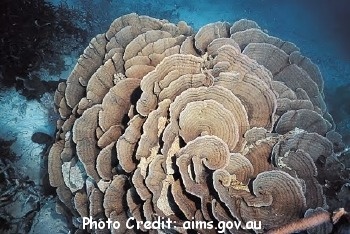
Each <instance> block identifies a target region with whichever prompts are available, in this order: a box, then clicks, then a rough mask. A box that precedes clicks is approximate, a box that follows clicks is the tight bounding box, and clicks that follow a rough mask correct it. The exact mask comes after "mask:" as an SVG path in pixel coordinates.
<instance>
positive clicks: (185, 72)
mask: <svg viewBox="0 0 350 234" xmlns="http://www.w3.org/2000/svg"><path fill="white" fill-rule="evenodd" d="M322 92H323V81H322V76H321V75H320V73H319V70H318V68H317V66H316V65H315V64H313V63H312V62H311V61H310V60H309V59H305V58H304V57H303V56H302V55H301V54H300V52H299V49H298V48H297V47H296V46H295V45H294V44H292V43H289V42H284V41H282V40H280V39H278V38H275V37H271V36H269V35H267V34H266V33H264V32H262V31H261V30H260V28H259V26H258V25H257V24H256V23H255V22H253V21H249V20H241V21H238V22H236V23H234V24H233V25H232V26H230V24H228V23H226V22H224V23H223V22H217V23H213V24H209V25H206V26H204V27H202V28H201V29H200V30H199V32H198V33H196V34H193V33H192V30H191V28H190V27H189V26H187V24H186V23H184V22H179V23H178V24H177V25H174V24H171V23H169V22H167V21H165V20H158V19H154V18H151V17H147V16H138V15H136V14H129V15H125V16H122V17H120V18H118V19H116V20H115V21H114V22H113V23H112V25H111V27H110V29H109V30H108V31H107V32H106V33H105V34H102V35H98V36H97V37H96V38H94V39H93V40H92V41H91V44H90V45H89V47H88V48H87V49H86V50H85V51H84V54H83V55H82V56H81V58H80V59H79V61H78V64H77V66H76V67H75V69H74V71H73V72H72V74H71V75H70V76H69V78H68V80H67V82H66V84H64V83H62V84H60V86H59V87H58V89H57V92H56V97H55V103H56V105H57V108H58V110H59V112H60V114H61V118H62V120H61V121H60V123H59V125H58V130H59V131H58V134H57V140H56V143H55V144H54V145H53V147H52V149H51V151H50V156H49V173H50V182H51V185H52V186H54V187H57V193H58V195H59V198H60V199H61V200H62V202H63V203H65V204H66V205H67V207H68V209H70V210H71V214H72V215H73V216H84V215H87V214H88V215H89V216H92V218H93V219H94V220H107V218H110V219H111V220H119V221H120V222H124V224H125V222H126V220H127V219H128V218H130V217H132V218H134V220H135V221H142V222H145V221H154V220H155V219H156V218H157V217H167V218H169V219H171V220H174V221H177V222H178V223H179V224H180V223H184V222H186V221H189V220H191V221H193V220H196V221H201V220H202V221H203V220H205V221H208V222H209V221H214V224H215V225H216V224H217V223H218V222H219V221H226V222H227V221H240V222H242V223H243V224H245V223H247V222H249V221H250V220H260V221H262V222H263V225H262V228H263V229H265V230H269V229H272V228H278V227H279V226H282V225H284V224H287V223H288V222H290V221H291V220H298V219H300V218H302V217H303V213H304V212H305V211H306V210H307V209H308V208H316V207H320V206H321V207H326V204H325V200H324V196H323V191H322V186H321V184H320V183H319V182H318V181H317V179H316V178H317V168H316V162H317V161H318V160H319V158H320V157H321V155H322V157H325V158H331V157H334V155H333V146H332V143H331V142H330V141H329V140H327V138H326V137H325V136H326V134H327V133H328V132H329V131H331V130H332V127H333V126H332V123H330V122H329V121H328V120H327V118H328V117H329V114H328V113H327V111H326V108H325V105H324V101H323V93H322ZM310 142H312V147H309V145H310ZM271 155H272V157H270V156H271ZM81 164H82V165H83V167H81V166H80V167H77V166H75V165H81ZM65 171H68V172H69V173H70V174H69V175H71V176H72V175H75V174H76V176H77V177H79V178H75V179H73V178H66V176H65V175H64V174H62V172H65ZM73 172H74V173H75V174H74V173H73ZM71 199H73V200H74V202H73V203H71V202H70V200H71ZM272 214H273V218H272ZM122 225H123V224H122ZM77 227H78V228H81V225H77ZM172 228H173V229H174V230H177V231H181V230H182V231H184V229H183V228H180V227H172ZM139 229H141V230H143V231H146V230H147V227H146V225H141V226H140V227H139ZM193 229H195V230H199V229H200V228H193ZM90 231H93V232H96V233H97V232H98V230H90ZM111 231H112V232H118V231H119V232H127V231H129V232H130V231H131V230H127V229H126V227H125V225H124V226H122V227H121V228H120V229H118V230H111ZM133 231H135V232H137V231H138V230H137V228H134V230H133ZM154 231H155V230H154ZM202 231H203V230H202ZM230 231H233V232H234V231H235V230H233V229H231V230H230ZM240 231H241V232H244V230H243V229H242V230H240ZM256 231H257V232H259V230H256ZM260 231H261V230H260Z"/></svg>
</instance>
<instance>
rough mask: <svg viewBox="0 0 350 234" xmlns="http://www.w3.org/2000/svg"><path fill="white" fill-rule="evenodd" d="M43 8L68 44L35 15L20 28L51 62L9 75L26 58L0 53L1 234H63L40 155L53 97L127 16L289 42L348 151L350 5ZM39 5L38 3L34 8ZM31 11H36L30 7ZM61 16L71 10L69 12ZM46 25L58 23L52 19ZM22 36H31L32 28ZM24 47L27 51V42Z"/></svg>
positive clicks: (102, 0) (104, 1)
mask: <svg viewBox="0 0 350 234" xmlns="http://www.w3.org/2000/svg"><path fill="white" fill-rule="evenodd" d="M13 2H15V3H16V4H18V6H20V5H21V4H27V3H26V1H12V3H10V1H3V2H2V3H0V7H1V11H3V12H5V13H3V12H2V13H3V16H4V14H6V13H8V11H7V12H6V11H4V10H5V9H10V8H11V7H9V5H7V4H15V3H13ZM32 2H40V1H32ZM47 3H48V4H49V6H50V8H51V9H57V8H60V9H61V11H60V12H61V14H60V17H61V18H60V19H57V20H62V19H63V21H62V22H64V23H65V24H57V25H64V26H63V27H62V28H60V30H66V31H65V32H64V33H66V35H67V37H65V38H59V36H58V35H59V34H60V31H58V32H57V33H54V34H50V32H46V31H45V30H46V28H47V27H50V25H48V24H47V23H50V24H51V25H53V23H52V22H49V21H48V19H49V18H45V20H44V19H42V18H40V15H36V14H35V12H30V11H28V12H25V13H26V14H28V15H30V17H29V16H28V17H29V18H26V19H24V22H23V24H27V23H28V22H29V23H30V24H29V25H32V26H33V27H34V28H35V30H37V32H35V34H36V35H38V34H40V35H42V36H43V38H41V39H40V40H42V41H43V43H42V45H40V46H41V47H40V48H41V50H43V52H42V54H39V50H38V53H30V54H27V55H26V56H29V57H30V56H33V57H34V56H38V58H40V59H38V60H37V61H39V62H40V61H45V56H46V53H47V52H46V50H47V51H48V50H50V49H52V54H53V55H52V56H51V57H50V58H51V60H50V61H46V63H44V62H43V64H45V66H40V64H38V65H35V67H34V68H32V67H31V66H30V65H31V64H29V65H28V64H26V69H24V70H25V71H23V72H22V71H21V72H18V74H13V72H12V71H9V69H19V70H20V69H21V68H17V67H16V68H14V67H11V66H8V65H7V64H5V63H9V61H11V62H13V63H21V62H23V61H21V60H25V59H27V58H26V57H25V56H24V55H21V56H22V57H21V56H19V57H18V56H16V55H14V54H12V55H9V54H5V52H4V50H3V51H2V52H1V57H2V59H1V62H2V64H0V69H1V73H0V82H1V83H0V113H1V118H0V150H1V151H0V160H1V161H0V163H1V164H0V173H4V172H5V171H6V170H8V169H9V168H12V169H14V171H11V172H8V173H9V174H11V175H12V177H11V176H10V177H11V178H12V179H13V178H14V177H17V178H15V180H11V181H12V182H13V181H15V183H14V184H13V183H12V182H11V183H10V182H9V180H6V179H5V178H4V176H3V175H0V182H1V194H0V198H1V199H0V223H1V224H0V233H2V232H3V231H6V230H11V228H12V227H13V226H14V225H15V226H16V225H17V226H18V227H21V229H22V230H25V231H24V232H23V233H27V232H30V233H46V232H48V231H51V232H53V233H67V230H68V228H67V227H68V224H67V222H66V220H64V219H63V218H62V217H60V216H59V215H57V214H56V213H55V202H54V192H53V191H50V188H48V187H49V186H48V185H47V184H44V183H43V182H42V179H43V177H45V176H47V175H45V170H46V168H45V156H44V155H45V152H46V150H47V149H48V147H49V146H50V144H52V141H53V138H54V134H55V128H56V120H57V119H58V115H57V114H56V113H55V111H54V109H53V94H54V90H55V88H56V86H57V84H58V81H62V80H65V79H66V78H67V77H68V75H69V73H70V71H71V70H72V69H73V67H74V65H75V63H76V61H77V59H78V56H79V55H80V54H81V53H82V51H83V49H84V48H85V47H86V46H87V45H88V41H89V40H90V38H92V37H94V36H95V35H96V34H98V33H103V32H105V31H106V30H107V29H108V27H109V25H110V24H111V22H112V21H113V20H114V19H115V18H117V17H119V16H121V15H124V14H127V13H131V12H135V13H137V14H139V15H148V16H151V17H154V18H159V19H166V20H168V21H170V22H172V23H177V22H178V21H180V20H183V21H186V22H187V23H188V24H189V25H190V26H192V28H193V29H194V30H195V31H198V29H199V28H200V27H201V26H203V25H205V24H208V23H211V22H216V21H227V22H229V23H232V22H234V21H237V20H239V19H242V18H246V19H250V20H254V21H256V22H257V23H258V24H259V26H260V27H261V28H262V29H263V30H265V31H266V32H268V33H269V35H272V36H275V37H278V38H281V39H282V40H285V41H290V42H293V43H294V44H296V45H297V46H298V47H299V48H300V50H301V52H302V53H303V55H305V56H307V57H309V58H310V59H311V60H312V61H313V62H314V63H315V64H317V65H318V66H319V68H320V71H321V73H322V76H323V79H324V82H325V85H324V87H325V88H324V93H325V101H326V103H327V107H328V110H329V112H330V114H331V115H332V116H333V118H334V121H335V123H336V126H337V128H336V130H337V131H338V132H339V133H340V134H341V135H342V137H343V142H344V144H345V145H346V148H347V147H349V146H350V44H349V41H350V27H349V24H348V22H350V2H349V1H346V0H340V1H327V0H318V1H317V0H310V1H302V0H295V1H277V0H249V1H247V0H232V1H223V0H218V1H215V2H214V1H206V0H198V1H187V0H169V1H160V0H154V1H128V0H78V1H73V0H71V1H58V0H52V1H47ZM50 4H52V5H50ZM39 5H40V4H39V3H37V5H36V6H39ZM41 6H42V5H41ZM23 9H25V7H23ZM28 9H32V10H33V9H35V7H34V8H28ZM62 9H68V10H69V11H70V10H72V11H73V13H69V11H68V10H67V12H68V13H67V12H66V11H64V10H62ZM56 13H57V11H56ZM9 15H10V17H9V18H6V19H5V20H2V22H1V27H2V29H1V30H2V31H4V32H6V30H10V28H13V27H16V25H15V24H12V25H10V22H12V21H11V20H16V19H17V18H18V17H19V16H17V15H16V14H15V13H11V14H9ZM44 15H45V14H44ZM56 15H57V14H56ZM70 16H72V18H69V17H70ZM43 17H48V16H47V15H45V16H43ZM62 17H63V18H62ZM64 17H67V18H64ZM50 19H55V18H54V16H52V17H51V18H50ZM70 19H71V20H72V22H71V25H69V27H68V26H67V25H68V24H69V23H67V22H65V21H69V20H70ZM16 24H17V23H16ZM55 29H57V28H55ZM27 30H28V31H29V32H33V30H32V29H31V28H30V27H29V28H27ZM69 30H73V31H72V32H70V31H69ZM22 32H23V31H22ZM43 32H45V33H43ZM23 33H25V32H23ZM62 33H63V32H62ZM51 36H53V37H55V38H56V39H57V38H58V39H57V41H55V42H54V43H53V44H50V43H51V42H47V41H50V37H51ZM24 37H25V36H24ZM0 38H6V40H4V39H2V45H3V46H7V45H12V44H11V43H12V40H15V39H14V38H13V36H12V38H13V39H8V38H7V37H6V35H5V34H3V35H0ZM45 38H46V39H47V41H45ZM52 39H53V38H52ZM35 40H39V39H35ZM16 43H17V44H18V43H20V42H18V41H16ZM16 43H15V45H17V44H16ZM33 43H34V41H33ZM65 43H71V44H70V45H72V46H71V47H69V46H67V47H65V45H66V44H65ZM62 45H63V46H62ZM22 46H23V47H27V46H30V42H26V43H24V44H23V45H22ZM50 46H55V48H51V47H50ZM7 47H8V46H7ZM14 49H18V48H17V47H14ZM18 50H19V49H18ZM60 50H61V53H60ZM63 50H64V51H63ZM37 54H39V55H37ZM43 57H44V58H43ZM23 63H25V62H23ZM55 64H56V65H55ZM57 64H59V66H58V65H57ZM28 67H30V69H29V68H28ZM9 77H10V78H9ZM349 195H350V194H349ZM5 207H6V208H5ZM29 220H32V221H29ZM21 225H22V226H21Z"/></svg>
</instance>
